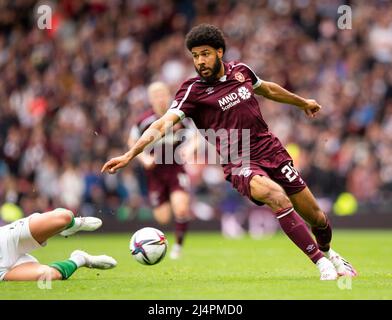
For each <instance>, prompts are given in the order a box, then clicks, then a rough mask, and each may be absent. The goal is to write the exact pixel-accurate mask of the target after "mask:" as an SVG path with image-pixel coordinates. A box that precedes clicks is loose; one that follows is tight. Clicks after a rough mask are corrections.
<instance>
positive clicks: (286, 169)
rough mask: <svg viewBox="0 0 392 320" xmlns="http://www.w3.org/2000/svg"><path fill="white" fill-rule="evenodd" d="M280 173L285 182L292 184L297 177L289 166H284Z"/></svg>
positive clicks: (297, 174) (296, 172) (294, 170)
mask: <svg viewBox="0 0 392 320" xmlns="http://www.w3.org/2000/svg"><path fill="white" fill-rule="evenodd" d="M281 172H282V173H283V174H284V175H285V177H286V178H287V180H289V181H290V182H293V181H294V180H295V179H296V178H297V177H298V176H299V173H298V171H297V170H296V169H294V168H293V167H292V166H291V164H290V163H289V164H286V165H285V166H284V167H283V168H282V169H281Z"/></svg>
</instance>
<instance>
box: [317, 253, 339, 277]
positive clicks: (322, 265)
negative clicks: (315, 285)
mask: <svg viewBox="0 0 392 320" xmlns="http://www.w3.org/2000/svg"><path fill="white" fill-rule="evenodd" d="M316 266H317V268H318V269H319V271H320V280H322V281H324V280H327V281H328V280H336V279H337V278H338V273H337V272H336V269H335V267H334V265H333V264H332V262H331V261H329V260H328V259H327V258H326V257H323V258H321V259H320V260H319V261H317V263H316Z"/></svg>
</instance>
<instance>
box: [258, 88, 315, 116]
mask: <svg viewBox="0 0 392 320" xmlns="http://www.w3.org/2000/svg"><path fill="white" fill-rule="evenodd" d="M254 93H255V94H258V95H262V96H264V97H266V98H267V99H270V100H274V101H277V102H282V103H287V104H292V105H294V106H297V107H299V108H300V109H301V110H303V111H304V112H305V113H306V115H307V116H309V117H314V116H315V114H316V113H317V112H319V111H320V109H321V106H320V105H319V104H318V103H317V101H316V100H313V99H305V98H302V97H300V96H298V95H296V94H295V93H292V92H290V91H288V90H286V89H284V88H282V87H281V86H280V85H278V84H277V83H274V82H269V81H263V82H262V83H261V84H260V86H258V87H257V88H256V89H254Z"/></svg>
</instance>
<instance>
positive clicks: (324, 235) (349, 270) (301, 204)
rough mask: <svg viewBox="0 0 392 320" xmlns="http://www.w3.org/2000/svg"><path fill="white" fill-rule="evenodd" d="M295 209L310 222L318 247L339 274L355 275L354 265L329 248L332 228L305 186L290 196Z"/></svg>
mask: <svg viewBox="0 0 392 320" xmlns="http://www.w3.org/2000/svg"><path fill="white" fill-rule="evenodd" d="M290 200H291V202H292V203H293V205H294V208H295V210H296V211H297V212H298V213H299V214H300V215H301V217H302V218H303V219H304V220H305V221H306V222H307V223H309V224H310V226H311V229H312V232H313V234H314V235H315V237H316V240H317V245H318V247H319V249H320V250H321V251H322V252H324V254H325V256H326V257H327V258H328V259H329V260H331V261H332V263H333V264H334V266H335V268H336V270H337V272H338V274H339V275H340V276H343V275H348V276H356V275H357V272H356V270H355V269H354V267H353V266H352V265H351V264H350V263H349V262H348V261H346V260H345V259H344V258H343V257H341V256H340V255H339V254H338V253H336V252H335V251H333V250H332V249H331V246H330V243H331V239H332V228H331V225H330V222H329V220H328V217H327V216H326V214H325V213H324V212H323V211H322V210H321V209H320V207H319V205H318V204H317V201H316V199H315V197H314V196H313V194H312V192H311V191H310V190H309V188H308V187H306V188H305V189H304V190H302V191H300V192H298V193H296V194H293V195H291V196H290Z"/></svg>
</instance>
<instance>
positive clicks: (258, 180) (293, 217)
mask: <svg viewBox="0 0 392 320" xmlns="http://www.w3.org/2000/svg"><path fill="white" fill-rule="evenodd" d="M250 189H251V196H252V198H253V199H255V200H258V201H260V202H263V203H265V204H267V205H268V206H269V207H270V208H271V209H272V211H273V212H274V213H275V214H276V216H277V218H278V221H279V224H280V226H281V227H282V230H283V231H284V232H285V233H286V234H287V236H288V237H289V238H290V239H291V240H292V241H293V242H294V243H295V245H297V247H298V248H300V249H301V250H302V251H303V252H304V253H305V254H306V255H307V256H308V257H309V259H311V260H312V261H313V263H315V264H316V265H317V267H318V268H319V270H320V273H321V277H320V279H321V280H335V279H336V278H337V272H336V270H335V268H334V266H333V264H332V263H331V262H330V261H329V260H328V259H327V258H325V257H324V255H323V253H322V252H321V251H320V250H319V248H318V246H317V243H316V242H315V241H314V239H313V238H312V236H311V234H310V232H309V230H308V228H307V226H306V224H305V222H304V221H303V220H302V219H301V217H300V216H299V215H298V214H297V213H296V212H295V211H294V208H293V204H292V202H291V201H290V198H289V197H288V196H287V194H286V193H285V191H284V190H283V188H282V187H281V186H280V185H278V184H277V183H276V182H274V181H272V180H271V179H269V178H267V177H265V176H259V175H256V176H254V177H253V178H252V180H251V181H250Z"/></svg>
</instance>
